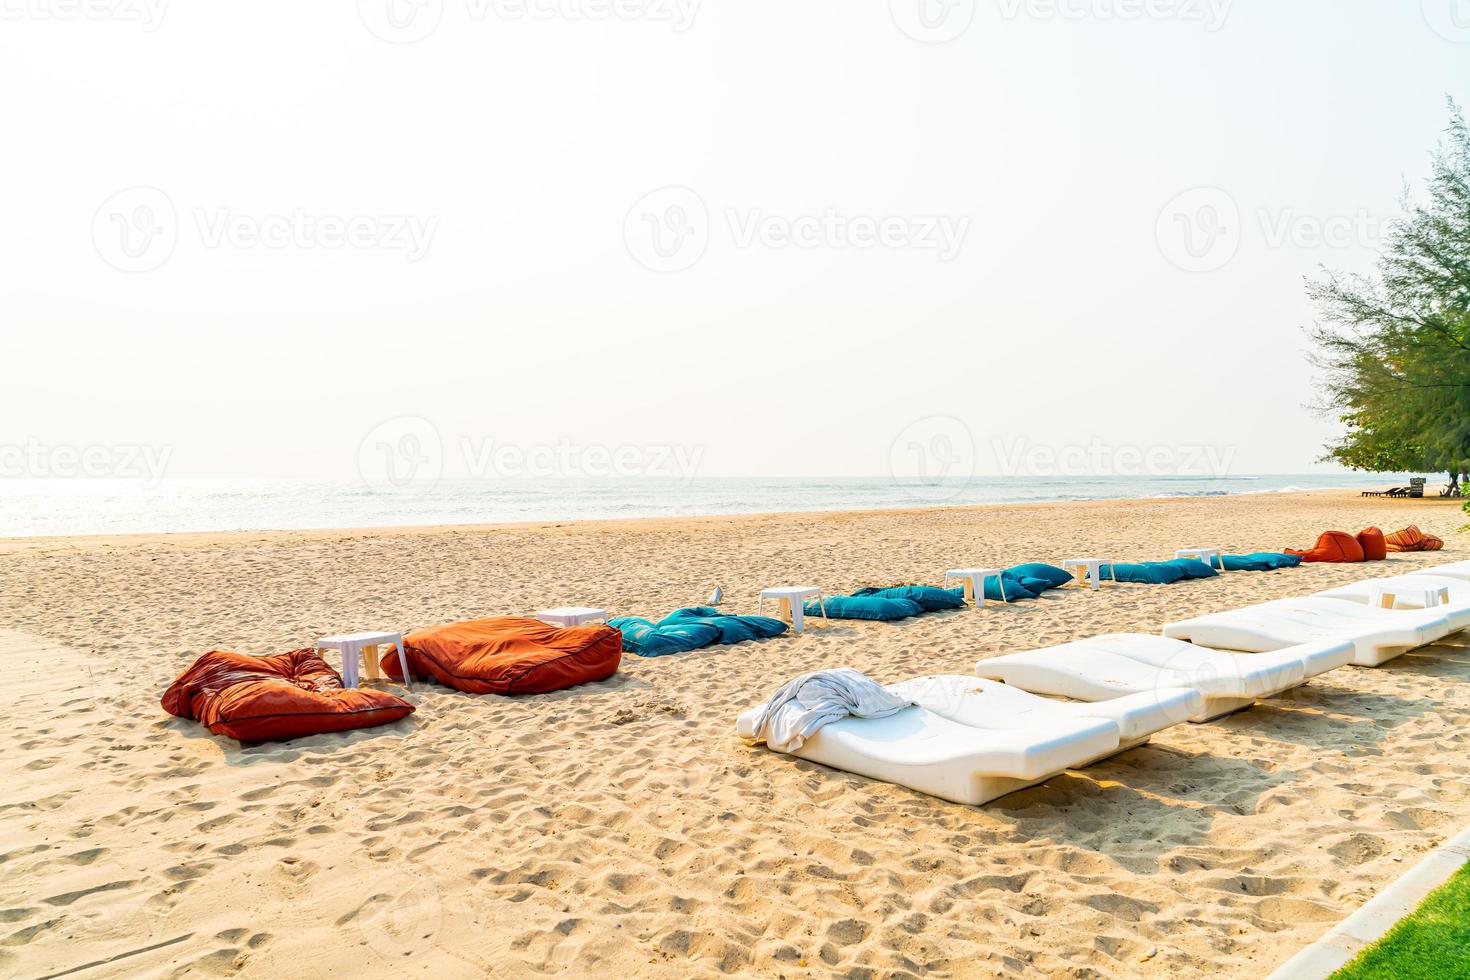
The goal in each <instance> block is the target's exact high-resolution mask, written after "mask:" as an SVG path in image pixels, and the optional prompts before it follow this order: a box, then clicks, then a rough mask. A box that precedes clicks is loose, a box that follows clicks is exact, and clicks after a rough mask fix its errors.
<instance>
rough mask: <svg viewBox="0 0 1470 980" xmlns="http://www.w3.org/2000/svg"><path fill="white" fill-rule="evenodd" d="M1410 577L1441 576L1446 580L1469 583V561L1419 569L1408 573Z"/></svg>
mask: <svg viewBox="0 0 1470 980" xmlns="http://www.w3.org/2000/svg"><path fill="white" fill-rule="evenodd" d="M1409 574H1410V575H1443V576H1444V577H1446V578H1458V579H1464V580H1467V581H1470V561H1455V562H1450V563H1449V564H1448V565H1437V566H1436V567H1434V568H1420V569H1416V570H1415V571H1412V572H1410V573H1409Z"/></svg>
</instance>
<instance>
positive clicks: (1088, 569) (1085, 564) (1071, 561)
mask: <svg viewBox="0 0 1470 980" xmlns="http://www.w3.org/2000/svg"><path fill="white" fill-rule="evenodd" d="M1104 565H1106V566H1108V571H1109V572H1112V571H1113V560H1112V559H1111V558H1068V559H1066V560H1065V561H1063V562H1062V571H1064V572H1066V571H1071V570H1072V569H1074V568H1078V569H1082V570H1083V572H1084V574H1083V575H1079V576H1078V577H1077V584H1078V585H1081V584H1082V583H1083V582H1088V583H1089V584H1091V586H1092V589H1093V591H1094V592H1096V591H1097V587H1098V586H1099V585H1100V584H1101V583H1102V567H1103V566H1104ZM1113 580H1114V581H1117V574H1116V573H1114V575H1113Z"/></svg>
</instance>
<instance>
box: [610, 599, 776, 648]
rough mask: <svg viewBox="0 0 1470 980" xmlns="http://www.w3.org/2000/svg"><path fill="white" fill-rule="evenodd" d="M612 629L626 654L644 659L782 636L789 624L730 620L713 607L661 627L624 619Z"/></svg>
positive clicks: (675, 616)
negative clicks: (619, 639) (621, 642)
mask: <svg viewBox="0 0 1470 980" xmlns="http://www.w3.org/2000/svg"><path fill="white" fill-rule="evenodd" d="M608 625H609V626H611V627H612V628H613V629H616V630H619V631H620V632H622V634H623V650H624V651H626V652H628V653H632V654H636V655H637V656H640V657H667V656H670V655H671V654H676V653H688V652H689V651H691V650H699V649H701V648H703V647H707V646H712V645H713V644H716V643H721V644H729V643H743V642H744V641H746V640H761V639H766V638H769V637H772V636H780V635H781V634H782V633H784V632H786V629H787V627H786V624H785V623H783V622H781V620H779V619H772V618H771V617H769V616H727V615H725V614H723V613H721V612H720V611H719V610H718V609H713V608H711V607H709V606H692V607H690V608H688V609H676V610H675V611H674V612H672V613H670V614H669V615H668V616H665V617H664V618H663V619H661V620H659V622H658V623H657V624H655V623H653V622H650V621H649V620H647V619H643V618H641V617H639V616H621V617H618V618H617V619H612V620H609V621H608Z"/></svg>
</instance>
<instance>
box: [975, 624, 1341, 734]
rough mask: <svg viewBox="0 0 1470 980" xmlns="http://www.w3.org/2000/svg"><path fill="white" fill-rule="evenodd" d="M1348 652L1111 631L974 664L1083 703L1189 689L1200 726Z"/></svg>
mask: <svg viewBox="0 0 1470 980" xmlns="http://www.w3.org/2000/svg"><path fill="white" fill-rule="evenodd" d="M1353 652H1354V650H1353V646H1352V644H1351V643H1350V642H1348V641H1345V640H1327V641H1320V642H1316V643H1304V644H1298V645H1294V646H1290V647H1287V648H1284V649H1281V650H1278V651H1275V652H1271V653H1259V654H1238V653H1227V652H1224V651H1221V650H1206V649H1203V648H1201V647H1197V646H1194V645H1192V644H1189V643H1186V642H1184V641H1182V640H1175V639H1169V638H1167V637H1162V636H1149V635H1145V634H1141V633H1114V634H1110V635H1107V636H1099V637H1095V638H1093V639H1089V640H1078V641H1076V642H1074V643H1064V644H1062V645H1060V646H1055V647H1048V648H1046V649H1041V650H1030V651H1027V652H1025V653H1012V654H1007V655H1005V656H1001V657H992V658H990V659H987V660H981V661H979V662H978V663H976V664H975V673H976V674H977V675H978V676H980V677H984V678H989V679H991V680H998V681H1003V682H1005V683H1006V684H1010V685H1013V686H1015V687H1019V688H1021V689H1022V690H1024V691H1030V692H1032V693H1034V694H1046V695H1051V696H1054V697H1065V698H1073V699H1075V700H1078V701H1089V702H1105V701H1110V700H1112V699H1114V698H1119V697H1126V696H1134V695H1137V694H1139V693H1141V692H1145V691H1153V690H1157V689H1159V688H1189V689H1192V690H1195V691H1197V692H1198V693H1199V694H1200V697H1201V700H1200V702H1199V705H1198V708H1197V709H1196V710H1195V711H1194V712H1193V713H1192V714H1190V715H1189V716H1188V719H1187V720H1189V721H1192V722H1205V721H1211V720H1213V719H1215V718H1220V717H1223V716H1225V715H1228V714H1231V713H1233V712H1236V711H1241V710H1243V709H1245V708H1249V707H1251V706H1252V705H1253V704H1255V702H1256V701H1257V700H1258V699H1260V698H1267V697H1272V696H1274V695H1277V694H1280V693H1282V692H1283V691H1288V690H1290V689H1291V688H1294V687H1299V686H1301V685H1302V684H1305V683H1306V682H1307V680H1308V679H1310V678H1312V677H1315V676H1317V675H1318V674H1321V673H1325V672H1326V671H1329V670H1333V669H1335V668H1337V667H1341V666H1343V665H1345V664H1347V663H1348V662H1350V661H1351V659H1352V656H1353ZM1095 706H1096V705H1094V707H1095Z"/></svg>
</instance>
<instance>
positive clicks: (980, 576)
mask: <svg viewBox="0 0 1470 980" xmlns="http://www.w3.org/2000/svg"><path fill="white" fill-rule="evenodd" d="M1004 571H1005V569H1003V568H952V569H950V570H949V571H947V572H945V573H944V584H945V585H949V582H950V579H956V578H957V579H962V580H963V581H964V583H965V598H966V599H969V600H970V601H971V602H973V603H974V604H975V608H976V609H983V608H985V580H986V579H988V578H990V577H991V576H994V577H995V580H996V581H997V582H998V583H999V584H1000V601H1001V602H1010V600H1009V599H1007V598H1006V580H1005V576H1004V575H1003V573H1004Z"/></svg>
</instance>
